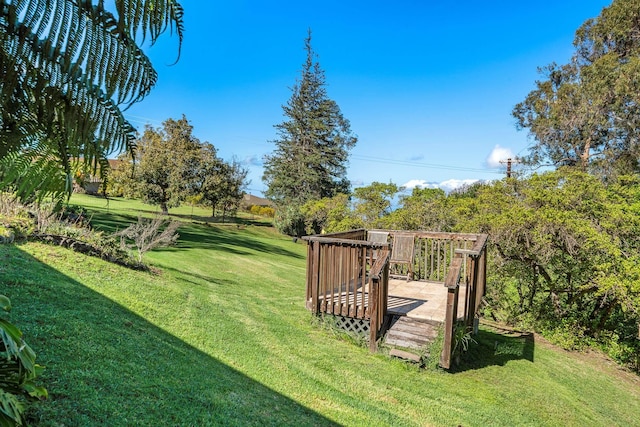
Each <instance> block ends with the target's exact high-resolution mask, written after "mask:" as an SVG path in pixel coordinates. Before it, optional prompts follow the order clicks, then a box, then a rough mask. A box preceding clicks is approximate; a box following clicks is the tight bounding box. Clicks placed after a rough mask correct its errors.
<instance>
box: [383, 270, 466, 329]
mask: <svg viewBox="0 0 640 427" xmlns="http://www.w3.org/2000/svg"><path fill="white" fill-rule="evenodd" d="M465 290H466V286H463V285H460V294H459V295H460V296H459V297H458V317H462V315H463V314H464V293H465ZM387 311H388V313H389V314H396V315H398V316H407V317H409V318H412V319H417V320H421V321H427V322H432V323H444V319H445V316H446V314H447V288H445V287H444V285H443V284H442V282H422V281H420V282H418V281H409V282H407V281H406V280H400V279H389V302H388V307H387Z"/></svg>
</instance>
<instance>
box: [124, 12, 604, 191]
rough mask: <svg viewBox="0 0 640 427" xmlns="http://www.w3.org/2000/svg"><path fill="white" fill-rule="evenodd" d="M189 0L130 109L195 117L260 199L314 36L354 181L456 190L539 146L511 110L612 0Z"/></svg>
mask: <svg viewBox="0 0 640 427" xmlns="http://www.w3.org/2000/svg"><path fill="white" fill-rule="evenodd" d="M446 3H447V2H437V3H436V2H428V1H406V0H397V1H394V2H390V1H385V2H382V1H368V2H362V1H344V0H343V1H334V0H327V1H323V2H306V3H303V2H293V1H278V2H267V1H248V0H247V1H243V0H236V1H228V2H225V1H211V2H210V1H187V0H184V1H182V4H183V6H184V9H185V26H186V31H185V38H184V43H183V45H182V55H181V57H180V60H179V62H178V63H177V64H176V65H173V66H169V65H168V64H171V63H173V62H174V60H175V57H176V54H177V41H176V38H175V37H173V38H171V37H163V38H162V39H161V40H160V42H159V43H158V44H156V45H155V46H153V47H151V48H149V49H147V53H148V54H149V56H150V57H151V59H152V61H153V63H154V65H155V67H156V69H157V71H158V74H159V80H158V84H157V86H156V87H155V88H154V90H153V91H152V93H151V94H150V95H149V96H148V97H147V98H145V99H144V100H143V101H142V102H140V103H138V104H136V105H134V106H133V107H131V108H130V109H129V110H127V111H126V112H125V117H127V118H128V119H129V120H130V121H131V122H132V124H134V125H135V126H136V127H138V129H140V130H142V129H143V127H144V125H145V124H146V123H149V124H151V125H153V126H160V124H161V123H162V121H163V120H165V119H167V118H169V117H171V118H179V117H181V116H182V114H184V115H186V117H187V118H188V119H189V121H190V122H191V124H192V125H193V126H194V134H195V135H196V136H197V137H198V138H199V139H200V140H201V141H208V142H210V143H212V144H213V145H215V147H216V148H217V149H218V154H219V156H220V157H222V158H224V159H225V160H230V159H231V158H232V157H234V156H235V157H236V158H237V159H239V160H240V161H242V162H245V164H246V165H247V167H248V168H249V171H250V173H249V179H251V183H250V184H249V186H248V189H249V192H251V193H253V194H258V195H259V194H261V192H262V191H263V190H264V185H263V183H262V180H261V177H262V157H263V156H264V155H265V154H268V153H270V152H271V151H273V149H274V144H273V143H272V142H270V141H273V140H274V139H276V137H277V135H276V132H275V129H274V127H273V126H274V125H275V124H278V123H281V122H282V121H283V119H284V117H283V115H282V108H281V106H282V105H283V104H285V103H286V102H287V100H288V99H289V98H290V96H291V89H290V88H291V87H292V86H293V85H294V83H295V81H296V79H297V78H298V77H299V73H300V69H301V66H302V63H303V62H304V60H305V52H304V49H303V47H304V38H305V37H306V33H307V29H308V28H311V30H312V32H313V40H312V45H313V48H314V50H315V51H316V53H317V54H318V60H319V63H320V65H321V67H322V68H323V69H324V70H325V74H326V81H327V91H328V96H329V97H330V98H331V99H333V100H335V101H336V102H337V103H338V105H339V106H340V108H341V110H342V113H343V115H344V116H345V117H346V118H347V119H349V120H350V121H351V129H352V131H353V132H354V133H355V134H356V135H358V138H359V140H358V143H357V145H356V147H355V148H354V149H353V150H352V151H351V156H350V161H349V166H348V177H349V179H350V180H351V181H352V183H353V185H354V186H360V185H367V184H370V183H371V182H373V181H379V182H394V183H396V184H398V185H405V184H409V186H412V185H415V184H417V183H422V184H431V185H439V186H441V187H443V188H445V189H448V188H450V187H451V186H452V185H455V184H457V183H460V182H463V181H465V180H477V179H496V178H500V177H502V176H504V167H502V168H500V167H498V168H496V167H494V166H493V165H492V162H491V161H490V160H491V159H493V160H499V159H503V158H505V157H508V156H509V155H518V154H523V153H525V152H526V147H527V145H528V144H529V141H528V138H527V132H526V131H518V130H517V129H516V127H515V120H514V119H513V118H512V116H511V111H512V109H513V107H514V106H515V104H517V103H518V102H520V101H522V100H524V98H525V97H526V95H527V93H529V92H530V91H531V90H532V89H533V88H534V84H535V80H536V79H537V78H539V75H538V74H537V67H540V66H544V65H547V64H549V63H551V62H553V61H555V62H557V63H565V62H567V61H568V60H569V58H570V56H571V54H572V53H573V46H572V42H573V36H574V33H575V30H576V29H577V28H578V27H579V26H580V25H581V24H582V23H583V22H584V21H585V20H586V19H588V18H591V17H595V16H597V15H598V14H599V13H600V11H601V10H602V8H603V7H606V6H608V5H609V4H610V2H609V1H594V0H580V1H578V0H566V1H557V0H556V1H547V0H543V1H536V2H513V1H495V2H478V1H458V2H455V3H453V2H451V3H449V4H446Z"/></svg>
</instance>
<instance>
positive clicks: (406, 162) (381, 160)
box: [351, 154, 502, 174]
mask: <svg viewBox="0 0 640 427" xmlns="http://www.w3.org/2000/svg"><path fill="white" fill-rule="evenodd" d="M351 158H353V159H356V160H363V161H366V162H373V163H385V164H390V165H400V166H415V167H423V168H430V169H443V170H452V171H462V172H483V173H494V174H502V172H500V171H494V170H490V169H481V168H469V167H463V166H452V165H440V164H435V163H423V162H414V161H411V160H394V159H385V158H382V157H374V156H363V155H357V154H353V155H351Z"/></svg>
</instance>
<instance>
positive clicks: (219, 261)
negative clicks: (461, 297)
mask: <svg viewBox="0 0 640 427" xmlns="http://www.w3.org/2000/svg"><path fill="white" fill-rule="evenodd" d="M99 213H100V211H99V210H97V209H96V210H95V214H94V220H95V223H96V226H97V227H105V228H106V227H109V226H110V225H111V226H113V225H114V224H116V226H118V224H121V222H122V223H126V221H127V219H128V218H129V220H131V221H132V220H135V219H136V218H137V214H135V213H134V214H133V215H131V212H127V209H126V204H125V205H123V208H122V209H121V210H118V211H115V210H113V209H112V210H111V212H110V213H109V215H105V216H104V217H101V216H99V215H98V214H99ZM102 214H104V213H100V215H102ZM112 215H118V217H115V216H114V217H112ZM113 218H115V219H113ZM111 220H113V222H111V223H109V221H111ZM121 225H122V224H121ZM179 232H180V234H181V238H180V241H179V246H178V247H177V248H171V249H163V250H159V251H153V252H151V253H149V254H148V260H149V261H150V262H152V263H153V264H154V265H155V266H157V267H158V268H159V269H160V273H159V274H151V273H146V272H135V271H130V270H127V269H125V268H122V267H119V266H114V265H111V264H108V263H106V262H104V261H102V260H99V259H95V258H89V257H86V256H83V255H80V254H76V253H73V252H70V251H68V250H65V249H62V248H57V247H49V246H45V245H42V244H37V243H27V244H24V245H21V246H17V247H16V246H0V293H5V294H7V295H8V296H9V297H10V298H11V299H12V302H13V304H14V307H15V308H14V312H13V314H12V317H13V320H14V321H15V323H17V324H18V325H19V326H20V327H21V328H22V329H23V330H24V331H25V333H26V336H27V341H28V342H29V343H30V344H31V345H32V347H33V348H34V349H35V350H36V352H37V353H38V360H39V361H40V362H41V363H43V364H45V365H47V370H46V371H45V374H44V376H43V381H44V383H45V385H46V386H47V387H48V389H49V392H50V393H51V399H50V400H49V401H46V402H42V403H40V404H38V406H37V407H36V408H35V409H34V410H33V411H32V412H31V416H32V418H33V419H34V420H35V421H37V422H38V423H39V424H40V425H98V424H102V425H116V426H117V425H328V424H334V423H337V424H342V425H367V426H378V425H380V426H386V425H402V426H411V425H459V424H460V425H465V426H473V425H498V426H499V425H505V426H513V425H553V426H555V425H576V426H578V425H580V426H583V425H633V424H634V423H637V420H638V419H640V391H639V390H640V384H639V383H638V382H634V381H635V380H634V378H637V377H633V376H629V377H620V376H612V375H610V373H609V372H607V371H605V370H603V369H601V366H599V365H597V364H592V363H590V362H589V360H586V359H583V358H576V357H574V356H573V355H571V354H568V353H566V352H562V351H557V350H556V349H554V348H552V347H550V346H548V345H541V344H540V343H539V342H534V341H533V337H528V336H526V335H517V334H512V333H508V332H505V331H500V330H496V329H494V328H487V327H483V328H482V329H481V331H480V335H479V336H477V337H476V340H477V341H478V344H477V345H472V347H471V351H470V353H469V355H468V357H467V358H465V360H464V361H463V365H462V366H461V367H460V369H459V370H458V371H457V372H454V373H445V372H442V371H429V370H420V369H418V368H416V367H415V366H414V365H411V364H408V363H405V362H402V361H399V360H394V359H389V358H388V357H387V356H385V355H383V354H370V353H369V352H368V350H367V349H366V348H364V347H359V346H357V345H354V343H353V341H351V340H347V339H339V338H338V337H336V335H335V334H332V333H331V332H329V331H327V330H323V329H322V328H318V327H317V322H314V321H312V319H311V316H310V314H309V313H308V312H307V311H306V310H305V309H304V280H305V256H304V254H305V250H306V249H305V246H304V245H302V244H296V243H294V242H292V241H291V240H290V239H288V238H286V237H282V236H278V235H277V234H275V233H274V232H273V231H272V230H271V229H269V228H266V227H254V226H250V225H249V226H246V227H244V228H241V229H238V228H235V227H227V228H225V227H218V226H212V225H210V224H200V223H185V225H184V226H183V229H181V230H180V231H179ZM621 378H622V379H621Z"/></svg>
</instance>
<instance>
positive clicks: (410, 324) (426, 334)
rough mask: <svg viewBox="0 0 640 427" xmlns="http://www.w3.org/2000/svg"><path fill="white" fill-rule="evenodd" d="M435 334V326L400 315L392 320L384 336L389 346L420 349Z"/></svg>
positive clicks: (429, 341)
mask: <svg viewBox="0 0 640 427" xmlns="http://www.w3.org/2000/svg"><path fill="white" fill-rule="evenodd" d="M437 335H438V328H437V326H434V325H433V324H431V323H427V322H420V321H419V320H416V319H410V318H408V317H406V316H400V317H398V318H395V319H394V320H393V321H392V325H391V327H390V328H389V330H388V331H387V334H386V336H385V343H386V344H387V345H390V346H396V347H403V348H413V349H421V348H423V347H425V346H426V345H428V344H429V343H431V342H432V341H433V340H434V339H435V338H436V337H437Z"/></svg>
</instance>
